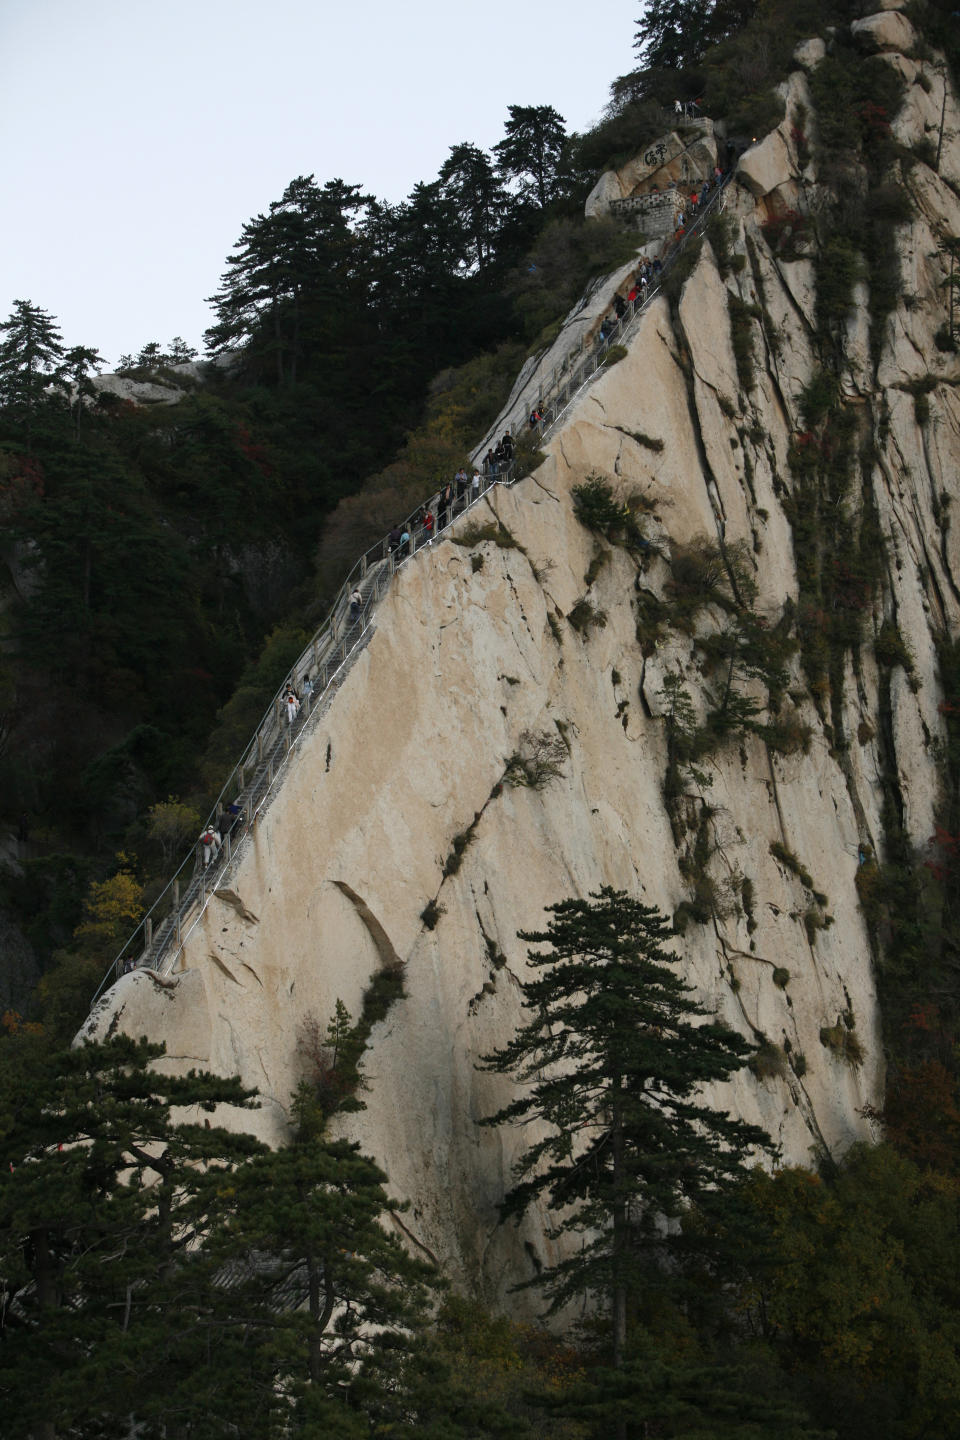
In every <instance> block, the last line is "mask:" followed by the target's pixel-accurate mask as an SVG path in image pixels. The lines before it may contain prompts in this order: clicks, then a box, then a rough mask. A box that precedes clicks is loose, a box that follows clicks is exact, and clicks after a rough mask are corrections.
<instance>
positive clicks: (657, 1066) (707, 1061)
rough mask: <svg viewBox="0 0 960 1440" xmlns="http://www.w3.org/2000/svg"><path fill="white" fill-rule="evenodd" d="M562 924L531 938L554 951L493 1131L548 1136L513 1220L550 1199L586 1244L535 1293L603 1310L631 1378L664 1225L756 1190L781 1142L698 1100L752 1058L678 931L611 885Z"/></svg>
mask: <svg viewBox="0 0 960 1440" xmlns="http://www.w3.org/2000/svg"><path fill="white" fill-rule="evenodd" d="M548 911H549V914H550V916H551V919H550V924H549V926H548V928H547V930H546V931H542V932H540V931H534V932H523V933H522V934H521V939H523V940H526V941H528V942H529V943H531V944H533V945H535V946H537V947H542V946H546V947H547V948H546V949H542V948H537V949H534V950H530V951H529V952H528V958H529V963H530V964H531V966H532V967H533V968H534V971H535V972H536V973H535V976H534V978H533V979H531V980H528V981H525V982H524V983H523V986H522V988H523V992H524V1002H525V1006H526V1009H527V1012H528V1014H529V1015H530V1017H531V1018H530V1019H529V1020H528V1021H527V1022H526V1023H525V1024H524V1025H523V1026H522V1027H521V1028H520V1029H519V1030H518V1031H517V1034H516V1035H515V1037H514V1039H513V1040H512V1041H511V1042H510V1043H509V1044H508V1045H506V1046H505V1047H504V1048H503V1049H501V1050H497V1051H495V1052H494V1053H493V1054H492V1055H490V1056H488V1057H487V1058H486V1060H485V1062H484V1064H485V1067H486V1068H487V1069H491V1070H494V1071H499V1072H501V1073H506V1074H513V1075H516V1076H517V1077H518V1078H519V1079H521V1080H523V1081H525V1082H527V1084H526V1087H525V1091H524V1092H523V1093H521V1094H520V1096H519V1097H518V1098H517V1099H515V1100H514V1101H513V1102H512V1103H510V1104H508V1105H507V1106H505V1107H504V1109H502V1110H500V1111H499V1112H498V1113H497V1114H496V1115H494V1116H491V1117H490V1119H489V1120H487V1121H486V1122H485V1123H487V1124H507V1123H522V1122H526V1121H528V1120H531V1119H533V1120H538V1121H541V1122H546V1124H547V1126H548V1130H547V1133H546V1135H545V1136H544V1138H542V1139H540V1140H537V1141H535V1142H534V1143H533V1144H532V1145H530V1146H529V1147H528V1148H527V1150H526V1151H525V1152H524V1154H523V1156H522V1158H521V1160H520V1162H519V1165H518V1176H519V1179H518V1183H517V1184H516V1186H515V1187H514V1189H513V1190H512V1191H511V1192H510V1194H509V1195H508V1197H507V1199H506V1201H505V1203H504V1214H505V1215H513V1214H522V1213H523V1211H524V1210H526V1208H527V1207H528V1206H529V1205H531V1204H534V1203H536V1202H540V1201H542V1200H543V1199H546V1200H547V1201H548V1202H549V1204H550V1207H551V1209H552V1210H553V1211H554V1212H556V1213H558V1214H562V1215H563V1217H564V1218H562V1219H560V1220H559V1221H558V1222H557V1227H556V1230H557V1233H558V1234H561V1233H564V1232H568V1233H574V1234H580V1235H582V1236H583V1237H584V1239H583V1243H582V1248H580V1249H578V1250H577V1251H575V1252H574V1253H573V1254H572V1255H571V1256H570V1258H568V1259H567V1260H564V1261H562V1262H560V1263H559V1264H557V1265H554V1266H551V1267H549V1268H547V1269H545V1270H544V1271H543V1273H542V1274H541V1275H539V1276H538V1277H537V1279H536V1280H535V1281H534V1282H532V1283H535V1284H537V1285H539V1286H541V1287H542V1288H543V1289H544V1290H545V1292H546V1294H547V1295H548V1296H549V1297H550V1299H551V1302H552V1304H553V1305H554V1306H555V1307H556V1306H560V1305H562V1304H563V1303H564V1302H565V1301H566V1300H569V1299H571V1298H573V1297H576V1296H580V1295H583V1294H593V1295H597V1296H598V1297H600V1298H601V1301H602V1304H603V1305H604V1307H605V1309H607V1310H608V1312H609V1313H610V1315H611V1318H612V1321H613V1329H614V1347H613V1350H614V1361H615V1364H617V1365H619V1364H621V1363H622V1361H623V1359H624V1357H625V1344H626V1330H627V1303H628V1296H629V1295H631V1294H633V1293H639V1287H641V1286H642V1285H643V1277H644V1276H649V1275H650V1273H651V1267H654V1266H655V1262H656V1259H657V1258H658V1257H660V1256H662V1255H663V1253H664V1251H666V1250H669V1249H670V1248H671V1247H672V1244H673V1241H672V1239H671V1235H670V1233H665V1232H664V1229H663V1224H662V1222H663V1219H664V1218H667V1219H669V1218H679V1217H680V1216H682V1215H684V1214H685V1213H687V1212H688V1211H689V1210H690V1209H691V1207H692V1208H694V1209H696V1210H697V1211H700V1212H701V1213H704V1214H707V1213H711V1212H713V1211H715V1209H716V1207H717V1206H718V1205H719V1204H721V1203H722V1201H723V1198H724V1196H725V1195H726V1193H727V1192H729V1190H730V1189H731V1188H735V1187H736V1186H737V1185H738V1184H739V1183H740V1182H741V1181H742V1178H743V1176H744V1173H745V1172H744V1170H743V1156H744V1154H745V1152H746V1151H747V1150H748V1148H750V1147H758V1148H759V1149H764V1148H766V1146H767V1139H766V1136H765V1134H764V1132H762V1131H761V1130H759V1129H758V1128H757V1127H754V1126H748V1125H744V1124H743V1123H742V1122H740V1121H736V1120H733V1119H731V1117H730V1116H728V1115H725V1114H723V1113H722V1112H719V1111H717V1110H712V1109H710V1108H709V1107H708V1106H706V1105H704V1104H703V1103H702V1101H700V1100H698V1099H697V1098H696V1092H697V1091H698V1089H699V1087H700V1085H702V1084H704V1083H707V1082H708V1081H709V1080H718V1079H722V1078H725V1077H727V1076H728V1075H730V1074H732V1073H733V1072H734V1071H736V1070H737V1069H739V1068H740V1066H741V1065H743V1064H744V1062H745V1060H746V1059H747V1057H748V1056H749V1054H750V1052H751V1046H750V1045H749V1043H748V1042H747V1041H745V1040H742V1039H741V1038H740V1036H738V1035H736V1034H734V1033H733V1032H732V1031H730V1030H728V1029H727V1028H726V1027H725V1026H722V1025H721V1024H719V1023H718V1022H715V1021H712V1020H710V1019H709V1012H707V1011H705V1010H704V1009H703V1007H702V1006H701V1005H699V1004H698V1003H697V1002H696V1001H695V1000H694V999H693V998H692V991H691V989H690V987H689V986H687V985H686V984H685V983H684V982H683V981H682V980H681V979H680V978H679V976H678V975H677V974H676V972H675V970H674V968H673V967H674V966H675V964H676V960H677V957H676V956H675V955H674V954H673V953H672V952H671V951H669V950H667V949H666V948H665V947H666V942H667V941H668V940H669V938H670V933H671V932H670V926H669V925H668V923H667V921H666V920H665V918H664V917H663V916H662V915H661V914H659V912H657V911H656V910H654V909H652V908H651V907H650V906H646V905H643V904H641V903H640V902H638V901H636V900H634V899H632V898H631V897H629V896H627V895H626V894H624V893H622V892H618V891H614V890H612V889H610V888H609V887H605V888H604V889H602V890H601V891H599V892H597V893H596V894H594V895H592V896H591V897H590V899H589V900H564V901H561V902H560V903H558V904H556V905H552V906H550V907H548Z"/></svg>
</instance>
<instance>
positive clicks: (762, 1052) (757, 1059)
mask: <svg viewBox="0 0 960 1440" xmlns="http://www.w3.org/2000/svg"><path fill="white" fill-rule="evenodd" d="M747 1063H748V1065H749V1066H750V1069H751V1070H752V1071H753V1073H754V1075H756V1077H757V1079H758V1080H779V1079H782V1078H783V1076H784V1075H785V1074H786V1071H787V1057H786V1055H785V1053H784V1050H783V1047H782V1046H781V1045H774V1044H773V1042H772V1041H771V1040H764V1041H763V1042H762V1043H761V1045H760V1048H759V1049H758V1050H757V1052H756V1054H754V1055H751V1056H750V1059H749V1061H748V1062H747Z"/></svg>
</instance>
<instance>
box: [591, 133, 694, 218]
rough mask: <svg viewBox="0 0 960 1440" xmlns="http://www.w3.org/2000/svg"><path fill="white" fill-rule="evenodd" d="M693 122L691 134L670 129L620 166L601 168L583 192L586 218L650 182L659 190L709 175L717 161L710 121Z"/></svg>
mask: <svg viewBox="0 0 960 1440" xmlns="http://www.w3.org/2000/svg"><path fill="white" fill-rule="evenodd" d="M696 124H697V127H698V130H699V133H698V134H696V135H694V136H693V137H692V138H691V137H690V136H686V137H684V136H681V135H678V134H676V133H675V132H671V133H670V134H667V135H664V136H662V137H661V139H659V140H657V141H654V142H653V143H652V144H651V145H650V146H648V148H647V149H646V150H645V151H644V153H643V154H642V155H638V156H637V157H636V158H635V159H634V160H631V161H629V162H628V163H627V164H626V165H623V166H621V167H620V169H618V170H607V171H605V172H604V174H603V175H601V176H600V179H599V180H598V181H597V183H596V185H595V186H594V187H593V189H592V190H591V192H590V194H589V195H588V196H587V200H586V204H585V206H584V214H585V215H586V217H587V219H588V220H590V219H593V218H595V217H596V216H598V215H607V214H609V213H610V212H611V210H612V209H615V208H616V206H617V205H618V204H619V202H621V201H625V200H628V199H631V198H633V197H636V196H639V195H641V194H644V193H646V192H647V191H648V190H649V189H650V187H651V186H653V185H656V187H657V189H658V190H659V191H663V190H666V189H667V188H668V187H670V186H673V185H675V186H679V187H681V188H683V187H686V186H690V185H696V184H697V183H698V181H700V180H703V179H705V178H706V177H707V176H712V175H713V172H714V169H715V168H716V164H717V142H716V139H715V138H714V134H713V122H712V121H711V120H707V119H701V120H698V121H697V122H696Z"/></svg>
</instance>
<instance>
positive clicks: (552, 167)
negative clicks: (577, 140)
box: [493, 105, 567, 210]
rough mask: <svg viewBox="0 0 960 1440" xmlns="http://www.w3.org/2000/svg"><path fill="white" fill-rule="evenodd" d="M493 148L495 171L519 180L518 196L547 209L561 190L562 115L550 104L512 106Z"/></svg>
mask: <svg viewBox="0 0 960 1440" xmlns="http://www.w3.org/2000/svg"><path fill="white" fill-rule="evenodd" d="M503 128H504V136H503V139H502V140H500V141H499V142H498V143H497V144H496V145H495V146H494V147H493V153H494V154H495V155H496V157H497V168H498V169H499V171H500V173H501V175H503V176H505V177H506V178H508V179H509V178H514V179H518V180H519V181H520V192H519V193H520V197H521V199H523V200H527V201H533V202H535V203H536V204H537V205H539V207H540V209H541V210H543V209H545V208H546V206H547V205H548V203H549V202H550V201H551V200H552V199H553V198H554V196H555V195H556V194H557V193H558V191H559V190H560V189H561V187H562V183H563V182H562V166H563V157H564V151H565V146H566V138H567V136H566V130H565V129H564V122H563V116H562V115H558V113H557V111H556V110H554V109H553V107H552V106H550V105H511V106H510V107H509V111H508V118H507V120H506V122H505V124H504V127H503Z"/></svg>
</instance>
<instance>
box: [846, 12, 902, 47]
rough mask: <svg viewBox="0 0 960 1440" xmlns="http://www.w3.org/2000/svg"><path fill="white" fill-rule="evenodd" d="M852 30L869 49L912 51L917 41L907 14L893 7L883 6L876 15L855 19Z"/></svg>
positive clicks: (855, 36) (856, 37)
mask: <svg viewBox="0 0 960 1440" xmlns="http://www.w3.org/2000/svg"><path fill="white" fill-rule="evenodd" d="M850 30H851V33H852V35H853V37H854V39H855V40H857V41H858V42H859V44H861V45H862V46H863V47H864V49H867V50H906V51H911V50H912V49H913V48H914V46H915V45H916V43H917V32H916V30H914V28H913V26H912V25H911V24H910V21H909V20H908V19H907V17H906V15H901V14H900V12H899V11H898V10H893V9H886V8H882V9H881V10H880V11H879V12H878V13H877V14H876V15H867V16H865V17H864V18H863V19H862V20H854V22H853V24H852V25H851V26H850Z"/></svg>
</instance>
